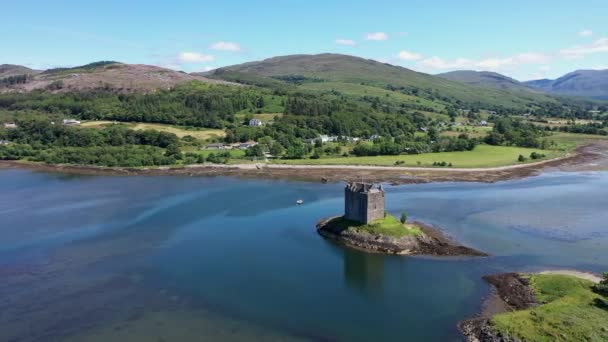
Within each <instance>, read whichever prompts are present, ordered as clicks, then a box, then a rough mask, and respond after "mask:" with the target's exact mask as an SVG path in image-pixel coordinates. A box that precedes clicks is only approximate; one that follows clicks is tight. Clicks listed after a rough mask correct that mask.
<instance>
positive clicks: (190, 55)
mask: <svg viewBox="0 0 608 342" xmlns="http://www.w3.org/2000/svg"><path fill="white" fill-rule="evenodd" d="M176 59H177V62H179V63H183V64H190V63H205V62H211V61H213V60H214V59H215V57H213V56H211V55H205V54H202V53H197V52H181V53H180V54H179V55H177V58H176Z"/></svg>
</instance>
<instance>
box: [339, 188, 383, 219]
mask: <svg viewBox="0 0 608 342" xmlns="http://www.w3.org/2000/svg"><path fill="white" fill-rule="evenodd" d="M344 217H345V218H346V219H348V220H352V221H357V222H361V223H364V224H368V223H371V222H373V221H375V220H379V219H382V218H384V191H382V190H378V189H373V188H372V187H371V186H367V187H365V188H364V189H360V191H356V190H355V191H353V190H352V189H351V188H350V187H349V186H347V187H346V188H345V189H344Z"/></svg>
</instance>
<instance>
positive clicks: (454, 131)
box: [441, 126, 492, 138]
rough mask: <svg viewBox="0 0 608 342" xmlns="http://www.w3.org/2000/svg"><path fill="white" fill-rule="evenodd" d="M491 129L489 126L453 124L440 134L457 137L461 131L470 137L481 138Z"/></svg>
mask: <svg viewBox="0 0 608 342" xmlns="http://www.w3.org/2000/svg"><path fill="white" fill-rule="evenodd" d="M491 131H492V127H490V126H454V127H452V128H451V129H450V130H447V131H444V132H441V135H443V136H446V137H457V136H459V135H460V134H462V133H466V134H468V135H469V137H471V138H483V137H485V136H487V135H488V133H490V132H491Z"/></svg>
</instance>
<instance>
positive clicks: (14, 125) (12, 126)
mask: <svg viewBox="0 0 608 342" xmlns="http://www.w3.org/2000/svg"><path fill="white" fill-rule="evenodd" d="M4 128H6V129H13V128H17V124H15V123H14V122H5V123H4Z"/></svg>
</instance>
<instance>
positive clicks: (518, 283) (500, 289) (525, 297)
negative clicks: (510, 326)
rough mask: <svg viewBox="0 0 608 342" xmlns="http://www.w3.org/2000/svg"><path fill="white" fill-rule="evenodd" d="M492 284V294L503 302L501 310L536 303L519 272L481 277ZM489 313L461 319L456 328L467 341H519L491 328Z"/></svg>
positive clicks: (530, 305)
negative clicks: (464, 319)
mask: <svg viewBox="0 0 608 342" xmlns="http://www.w3.org/2000/svg"><path fill="white" fill-rule="evenodd" d="M483 279H484V280H485V281H487V282H488V283H489V284H490V285H492V287H493V290H494V293H493V296H496V297H498V298H499V299H500V300H501V301H502V303H503V304H504V308H503V310H502V311H516V310H525V309H528V308H531V307H534V306H536V305H538V302H537V300H536V297H535V296H534V291H533V289H532V288H531V287H530V283H529V281H528V279H527V278H525V277H522V275H521V274H519V273H503V274H495V275H489V276H485V277H483ZM489 316H490V315H487V314H484V313H482V315H481V317H478V318H475V319H470V320H466V321H462V322H460V323H459V324H458V328H459V329H460V331H461V332H462V334H463V335H464V336H465V340H466V341H468V342H519V340H518V339H516V338H513V337H510V336H503V335H502V334H500V333H499V332H497V331H496V330H495V329H493V328H492V325H491V322H490V319H491V317H489Z"/></svg>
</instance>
